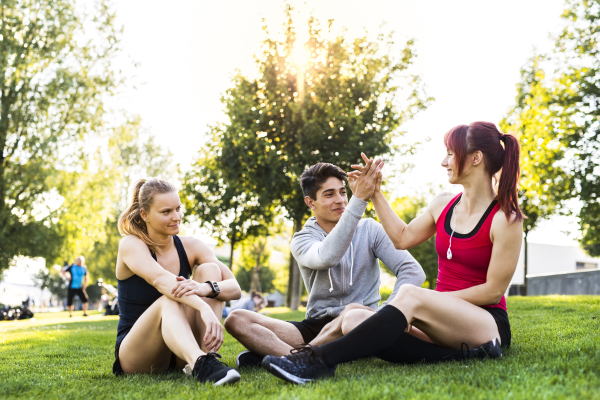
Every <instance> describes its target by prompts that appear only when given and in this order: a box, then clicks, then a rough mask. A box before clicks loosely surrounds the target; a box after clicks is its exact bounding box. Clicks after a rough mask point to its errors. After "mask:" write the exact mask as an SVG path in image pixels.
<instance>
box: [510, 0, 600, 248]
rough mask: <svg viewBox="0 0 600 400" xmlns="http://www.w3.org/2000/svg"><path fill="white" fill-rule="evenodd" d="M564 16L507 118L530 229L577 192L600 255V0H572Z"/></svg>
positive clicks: (584, 225)
mask: <svg viewBox="0 0 600 400" xmlns="http://www.w3.org/2000/svg"><path fill="white" fill-rule="evenodd" d="M562 17H563V21H564V24H565V25H564V29H563V30H562V32H561V33H560V34H559V35H558V36H557V37H556V43H555V48H554V50H553V52H551V53H548V54H545V55H543V56H537V57H534V58H533V59H532V60H531V61H530V63H529V65H528V66H527V67H526V68H525V69H524V70H523V72H522V80H521V83H520V84H519V85H518V96H517V101H516V106H515V108H514V109H513V110H512V111H511V112H510V113H509V115H508V117H507V118H506V119H505V121H504V124H505V129H510V128H515V129H516V130H517V132H519V134H520V135H521V145H522V148H523V151H522V155H523V158H522V160H521V165H522V167H523V174H522V184H521V188H522V189H521V204H522V208H523V209H524V212H525V215H527V217H528V220H526V222H525V229H526V231H525V233H526V234H527V233H528V232H529V231H530V230H531V229H533V227H535V225H536V224H537V222H538V221H539V220H540V219H543V218H545V217H547V216H548V215H551V214H552V213H554V212H556V211H557V210H559V209H560V208H561V205H562V204H563V202H564V201H565V200H566V199H568V198H577V199H579V200H580V201H581V204H582V205H583V207H582V208H581V210H580V211H579V213H578V217H579V219H580V221H581V230H582V239H581V244H582V245H583V247H584V248H585V249H586V250H587V251H588V252H589V253H590V254H592V255H600V230H599V229H598V228H597V227H598V225H599V223H600V203H599V202H598V193H599V191H600V157H599V154H600V122H599V121H600V119H599V116H600V107H599V105H600V85H599V84H598V82H599V81H600V57H599V55H600V47H599V46H598V37H599V36H600V22H599V21H600V1H598V0H569V1H567V8H566V10H565V11H564V13H563V15H562ZM541 64H543V65H545V66H546V67H545V69H546V70H544V69H543V68H541V67H540V65H541ZM547 71H550V72H547Z"/></svg>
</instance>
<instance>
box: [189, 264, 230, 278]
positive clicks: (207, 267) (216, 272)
mask: <svg viewBox="0 0 600 400" xmlns="http://www.w3.org/2000/svg"><path fill="white" fill-rule="evenodd" d="M192 279H193V280H195V281H196V282H206V281H217V282H220V281H222V280H223V274H222V273H221V268H220V267H219V266H218V265H217V264H215V263H204V264H200V265H198V266H197V267H196V269H195V270H194V275H193V276H192Z"/></svg>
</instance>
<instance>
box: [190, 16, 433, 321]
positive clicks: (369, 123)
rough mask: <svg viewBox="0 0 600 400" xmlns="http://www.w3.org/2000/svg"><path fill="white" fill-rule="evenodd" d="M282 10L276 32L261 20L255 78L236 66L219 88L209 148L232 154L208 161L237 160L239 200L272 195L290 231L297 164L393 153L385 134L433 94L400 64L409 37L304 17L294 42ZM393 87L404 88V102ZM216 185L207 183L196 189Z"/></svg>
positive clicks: (293, 266)
mask: <svg viewBox="0 0 600 400" xmlns="http://www.w3.org/2000/svg"><path fill="white" fill-rule="evenodd" d="M286 13H287V20H286V22H285V24H284V26H283V30H284V39H283V40H277V39H275V38H273V37H271V36H270V34H269V31H268V27H267V26H266V25H265V26H264V28H263V29H264V30H265V31H266V32H267V38H266V39H265V40H264V42H263V46H262V50H261V54H260V55H259V56H257V58H256V62H257V66H258V71H259V72H258V76H257V78H255V79H251V78H247V77H244V76H243V75H241V74H238V75H237V76H236V77H235V79H234V82H233V88H231V89H230V90H228V91H227V92H226V94H225V95H224V96H223V99H222V101H223V104H224V106H225V113H226V116H227V119H228V121H227V122H226V123H224V124H222V125H219V126H218V127H216V128H215V129H214V130H213V134H214V135H215V137H214V141H215V142H216V143H219V145H218V147H217V149H216V152H214V151H213V156H214V157H215V159H216V160H218V159H220V158H223V157H228V156H230V155H233V154H235V155H236V156H237V157H239V161H238V163H237V164H234V162H233V161H231V163H229V164H227V165H224V164H223V163H220V164H219V162H218V161H216V163H217V164H216V166H217V167H218V166H219V165H221V166H225V167H226V168H229V169H233V168H234V165H235V168H237V169H238V171H239V174H240V179H239V180H238V181H237V183H238V184H239V185H240V188H241V187H243V188H244V192H243V193H244V194H245V196H246V198H248V199H252V202H250V204H248V203H246V204H244V203H242V204H241V207H246V206H252V204H260V205H261V206H263V207H264V206H265V205H276V206H278V207H280V209H281V211H282V212H284V213H285V215H286V217H287V218H289V219H290V220H291V221H292V222H293V230H294V232H297V231H299V230H301V229H302V224H303V222H304V220H305V219H306V218H307V217H308V215H309V210H308V208H307V207H306V205H305V204H304V201H303V198H304V196H303V194H302V191H301V189H300V186H299V184H298V177H299V176H300V175H301V174H302V172H303V171H304V169H305V168H306V167H307V166H309V165H312V164H315V163H318V162H330V163H334V164H336V165H338V166H340V167H341V168H344V169H346V170H350V165H351V164H353V163H356V162H358V161H360V152H361V151H364V152H366V153H367V154H378V155H384V156H387V157H391V156H393V155H394V154H395V153H396V152H397V151H398V150H399V148H398V147H397V146H395V144H394V142H393V139H394V138H396V137H399V136H401V134H402V132H401V131H400V130H399V128H400V126H401V125H402V124H403V123H404V122H406V121H407V120H409V119H410V118H412V117H413V115H414V114H415V113H417V112H418V111H420V110H422V109H424V108H425V107H426V105H427V103H428V102H429V101H430V100H431V98H428V97H426V96H424V94H423V91H422V85H421V83H420V80H419V78H418V77H416V76H413V75H409V74H408V71H407V70H408V68H409V67H410V65H411V64H412V62H413V59H414V57H415V55H414V51H413V41H408V42H407V43H406V46H405V47H404V49H401V50H399V49H397V47H396V46H395V43H394V40H393V34H392V33H390V34H389V35H388V36H384V35H383V34H381V35H379V36H378V39H377V40H376V41H370V40H368V39H367V37H366V35H365V37H362V38H358V39H355V40H349V39H347V38H345V37H344V36H338V37H336V38H334V39H328V38H326V37H325V36H326V35H324V33H323V32H322V30H321V27H320V24H319V22H318V21H316V20H315V19H314V18H310V19H309V21H308V33H309V39H308V41H307V42H306V43H302V44H301V43H297V39H296V32H295V28H294V24H293V20H292V19H293V18H292V16H293V8H292V7H291V6H290V5H288V6H287V9H286ZM331 22H332V21H330V26H331ZM303 54H304V55H305V57H302V55H303ZM294 55H296V57H294ZM400 95H406V96H405V98H404V99H403V100H404V104H403V105H402V107H400V106H399V105H398V98H399V97H400ZM219 174H222V175H219ZM227 174H228V173H226V172H223V171H219V172H218V174H215V175H213V177H211V178H207V179H211V180H218V179H223V181H224V182H231V181H227V179H226V178H225V176H226V175H227ZM207 175H208V173H206V174H205V176H207ZM207 187H208V186H207V185H205V186H199V187H196V188H194V189H195V190H197V191H199V190H200V189H201V188H207ZM240 190H241V189H240ZM217 193H218V192H212V193H211V192H210V191H207V192H206V194H202V195H199V196H198V197H196V199H199V197H201V196H209V195H212V196H217V195H218V194H217ZM221 204H223V203H221ZM289 269H290V273H289V287H288V304H290V306H291V308H292V309H297V307H298V304H299V300H300V284H301V279H300V273H299V269H298V266H297V263H296V261H295V260H294V258H293V257H290V266H289Z"/></svg>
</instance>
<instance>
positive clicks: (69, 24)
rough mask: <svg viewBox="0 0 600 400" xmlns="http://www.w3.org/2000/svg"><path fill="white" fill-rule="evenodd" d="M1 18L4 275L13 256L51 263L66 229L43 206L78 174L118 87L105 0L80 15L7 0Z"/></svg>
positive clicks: (44, 1)
mask: <svg viewBox="0 0 600 400" xmlns="http://www.w3.org/2000/svg"><path fill="white" fill-rule="evenodd" d="M0 12H1V13H2V19H1V24H0V70H1V71H2V76H1V78H0V270H1V269H4V268H6V267H7V266H8V265H9V262H10V260H12V259H13V257H14V256H15V255H19V254H21V255H26V256H31V257H34V256H42V257H46V258H50V259H55V258H57V256H58V252H59V250H60V248H61V241H62V237H63V236H62V234H63V233H64V231H63V232H61V229H62V228H61V227H60V226H58V224H57V223H58V217H59V216H58V215H57V210H56V209H53V208H52V207H49V206H48V204H50V203H52V202H53V200H56V199H57V198H60V196H61V195H63V194H64V192H60V190H64V188H65V182H67V181H69V180H71V179H74V176H73V174H75V173H76V172H77V171H79V170H80V167H81V165H82V159H81V158H82V154H83V153H82V148H83V146H84V144H85V140H86V138H88V137H89V136H90V135H92V134H93V133H94V132H97V131H99V130H101V129H102V126H103V124H104V120H103V115H104V112H105V110H104V101H105V99H106V97H107V96H109V95H110V94H111V92H112V91H113V90H114V89H115V87H116V86H117V85H118V83H119V81H118V79H117V77H116V75H115V74H114V72H113V70H112V68H111V66H110V60H111V59H112V57H113V55H114V54H115V52H116V51H118V48H117V43H118V42H117V35H118V30H117V29H116V28H115V26H114V13H113V12H112V11H111V10H110V9H109V8H108V6H107V4H105V2H104V1H98V2H96V3H95V4H94V7H87V8H85V10H84V9H83V8H81V7H77V6H76V3H75V1H74V0H56V1H54V0H53V1H48V0H41V1H31V0H6V1H3V2H2V9H1V11H0ZM84 26H85V29H84ZM61 174H65V175H63V176H61ZM61 184H62V185H61ZM57 191H58V193H56V192H57Z"/></svg>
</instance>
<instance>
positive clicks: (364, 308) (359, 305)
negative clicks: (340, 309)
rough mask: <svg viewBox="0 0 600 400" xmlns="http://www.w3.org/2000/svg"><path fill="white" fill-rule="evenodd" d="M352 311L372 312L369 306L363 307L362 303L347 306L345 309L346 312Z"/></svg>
mask: <svg viewBox="0 0 600 400" xmlns="http://www.w3.org/2000/svg"><path fill="white" fill-rule="evenodd" d="M350 310H371V308H369V307H367V306H363V305H362V304H360V303H350V304H348V305H347V306H346V308H344V311H350Z"/></svg>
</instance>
